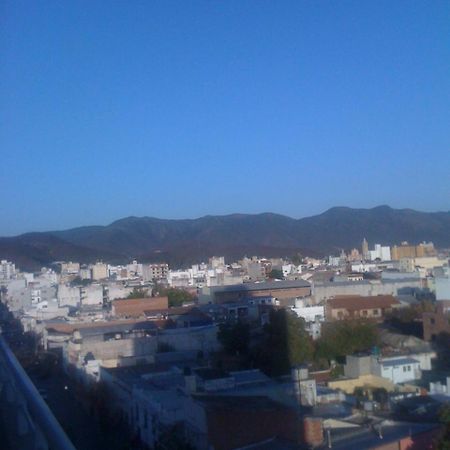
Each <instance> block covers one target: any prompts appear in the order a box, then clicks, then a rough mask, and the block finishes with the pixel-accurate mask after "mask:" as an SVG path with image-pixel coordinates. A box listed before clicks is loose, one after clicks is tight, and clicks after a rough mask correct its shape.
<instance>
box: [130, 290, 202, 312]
mask: <svg viewBox="0 0 450 450" xmlns="http://www.w3.org/2000/svg"><path fill="white" fill-rule="evenodd" d="M155 295H161V296H167V297H168V299H169V307H173V306H182V305H183V303H185V302H193V301H194V300H195V299H196V296H195V295H194V294H191V293H190V292H188V291H185V290H184V289H176V288H162V287H159V286H155V288H153V290H152V291H151V292H150V291H149V289H142V288H134V289H133V291H132V292H130V294H129V295H128V297H127V298H148V297H152V296H155Z"/></svg>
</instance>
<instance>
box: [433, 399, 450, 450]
mask: <svg viewBox="0 0 450 450" xmlns="http://www.w3.org/2000/svg"><path fill="white" fill-rule="evenodd" d="M439 420H440V422H441V423H442V425H443V430H442V434H441V436H440V438H439V441H438V442H437V447H436V448H437V449H438V450H450V405H449V404H446V405H444V406H443V407H442V408H441V409H440V411H439Z"/></svg>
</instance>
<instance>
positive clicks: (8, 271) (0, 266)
mask: <svg viewBox="0 0 450 450" xmlns="http://www.w3.org/2000/svg"><path fill="white" fill-rule="evenodd" d="M15 276H16V266H15V264H13V263H12V262H10V261H7V260H6V259H2V260H1V262H0V280H11V279H12V278H14V277H15Z"/></svg>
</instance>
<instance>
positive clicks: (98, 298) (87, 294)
mask: <svg viewBox="0 0 450 450" xmlns="http://www.w3.org/2000/svg"><path fill="white" fill-rule="evenodd" d="M80 295H81V305H82V306H87V305H91V306H94V305H97V306H99V305H103V286H102V285H101V284H91V285H88V286H84V287H82V288H80Z"/></svg>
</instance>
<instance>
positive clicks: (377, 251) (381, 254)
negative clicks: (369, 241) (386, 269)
mask: <svg viewBox="0 0 450 450" xmlns="http://www.w3.org/2000/svg"><path fill="white" fill-rule="evenodd" d="M369 259H370V260H371V261H375V260H376V259H380V260H381V261H390V260H391V248H390V247H389V246H382V245H381V244H375V247H374V250H369Z"/></svg>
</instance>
